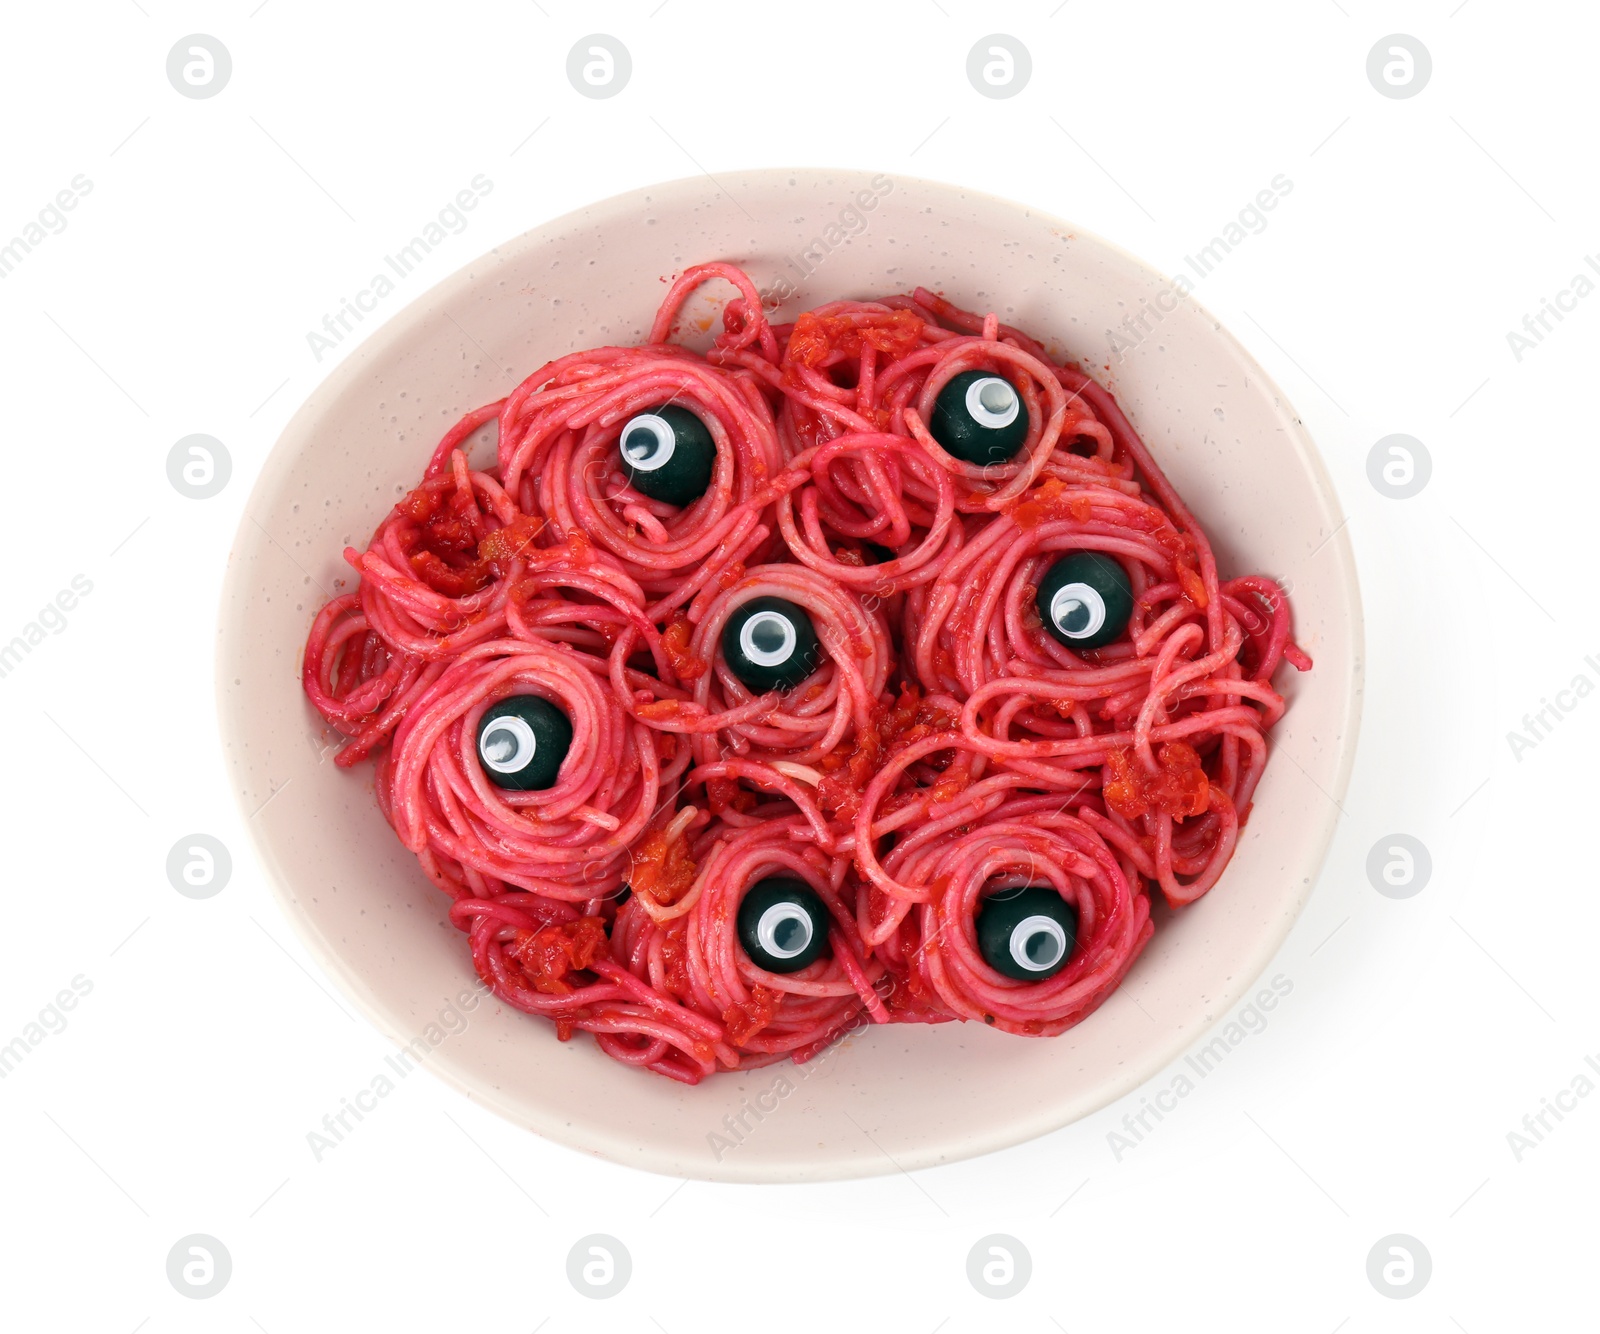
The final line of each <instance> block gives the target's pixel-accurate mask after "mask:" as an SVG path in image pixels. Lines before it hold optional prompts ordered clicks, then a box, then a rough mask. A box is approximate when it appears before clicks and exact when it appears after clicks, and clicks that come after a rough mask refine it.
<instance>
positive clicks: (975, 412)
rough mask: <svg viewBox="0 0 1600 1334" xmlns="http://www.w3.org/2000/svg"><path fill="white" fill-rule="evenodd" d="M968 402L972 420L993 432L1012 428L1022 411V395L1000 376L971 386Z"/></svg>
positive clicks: (969, 386) (976, 381)
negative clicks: (1002, 428)
mask: <svg viewBox="0 0 1600 1334" xmlns="http://www.w3.org/2000/svg"><path fill="white" fill-rule="evenodd" d="M966 402H967V411H968V413H970V414H971V416H972V420H973V421H975V422H977V423H978V425H979V426H987V427H988V428H989V429H990V430H991V431H998V430H999V429H1000V428H1001V427H1002V426H1010V425H1011V423H1012V422H1014V421H1016V419H1017V414H1018V413H1019V412H1021V411H1022V395H1021V394H1019V393H1018V392H1017V391H1016V389H1015V388H1014V387H1013V386H1012V384H1011V381H1009V380H1002V379H1001V378H1000V377H999V376H998V375H990V376H987V377H985V378H984V379H982V380H974V381H973V382H972V383H971V384H969V385H968V386H967V398H966Z"/></svg>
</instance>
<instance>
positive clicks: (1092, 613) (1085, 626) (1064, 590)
mask: <svg viewBox="0 0 1600 1334" xmlns="http://www.w3.org/2000/svg"><path fill="white" fill-rule="evenodd" d="M1050 619H1051V620H1052V621H1054V622H1055V624H1056V629H1057V630H1059V631H1061V633H1062V634H1064V635H1066V637H1067V638H1068V639H1087V638H1088V637H1089V636H1090V635H1092V634H1094V633H1095V632H1096V631H1098V630H1099V629H1100V627H1101V626H1102V625H1104V624H1105V623H1106V600H1105V599H1104V598H1103V597H1101V596H1100V594H1099V592H1098V591H1097V590H1095V589H1093V588H1091V587H1090V586H1089V585H1088V584H1063V585H1062V586H1061V587H1060V588H1058V589H1056V595H1055V596H1054V597H1053V598H1051V599H1050Z"/></svg>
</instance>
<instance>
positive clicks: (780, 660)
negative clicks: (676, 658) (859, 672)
mask: <svg viewBox="0 0 1600 1334" xmlns="http://www.w3.org/2000/svg"><path fill="white" fill-rule="evenodd" d="M722 656H723V657H724V658H725V659H727V663H728V666H729V667H731V668H732V669H733V674H734V675H735V676H737V677H738V678H739V679H740V680H741V681H743V682H744V684H745V687H746V688H747V689H748V690H750V691H752V692H754V693H755V694H757V695H761V694H765V693H766V692H767V691H768V690H793V689H794V688H795V687H796V686H797V685H799V684H800V683H801V682H802V681H804V680H805V679H806V677H808V676H810V675H811V673H812V672H814V671H816V670H817V668H818V667H820V666H821V665H822V645H821V644H820V643H819V642H818V641H817V632H816V631H815V630H813V629H812V628H811V618H810V617H809V616H807V615H806V613H805V609H804V608H803V607H798V606H796V605H795V604H794V603H793V602H789V601H787V600H786V599H784V598H771V597H766V598H751V599H750V601H748V602H746V603H744V604H742V605H741V606H739V607H737V608H735V610H734V613H733V615H731V616H730V617H728V623H727V624H726V625H725V626H723V627H722Z"/></svg>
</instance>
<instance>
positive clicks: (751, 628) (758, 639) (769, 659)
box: [739, 611, 798, 667]
mask: <svg viewBox="0 0 1600 1334" xmlns="http://www.w3.org/2000/svg"><path fill="white" fill-rule="evenodd" d="M797 638H798V636H797V635H796V633H795V628H794V622H793V621H792V620H790V619H789V618H788V617H787V616H785V615H784V614H783V613H782V612H777V611H758V612H757V613H756V614H755V615H754V616H752V617H751V618H750V619H749V620H748V621H746V622H745V623H744V625H743V626H741V627H740V629H739V651H740V652H741V653H743V654H744V656H745V657H747V658H749V659H750V661H751V662H753V663H755V664H756V665H757V666H758V667H778V666H781V665H782V664H783V663H785V662H787V661H788V660H789V658H790V656H791V655H792V654H793V653H794V645H795V640H796V639H797Z"/></svg>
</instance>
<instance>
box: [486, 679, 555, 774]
mask: <svg viewBox="0 0 1600 1334" xmlns="http://www.w3.org/2000/svg"><path fill="white" fill-rule="evenodd" d="M570 749H572V724H571V723H570V722H568V721H567V716H566V714H564V713H562V712H561V710H560V709H558V708H556V706H555V705H553V704H551V703H549V702H548V701H546V700H542V699H540V698H539V697H538V696H537V695H508V696H507V697H506V698H505V699H503V700H501V701H500V702H499V703H497V704H495V705H493V706H492V707H490V708H488V709H485V710H484V712H483V717H482V718H480V719H479V720H478V759H479V761H480V762H481V763H482V765H483V774H484V777H485V778H487V779H488V780H489V781H490V782H491V783H493V784H494V785H495V786H496V787H503V788H507V789H509V790H510V791H512V792H541V791H543V790H544V789H545V788H547V787H553V786H554V785H555V781H556V775H557V774H559V773H560V772H561V761H562V760H564V759H566V758H567V751H569V750H570Z"/></svg>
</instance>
